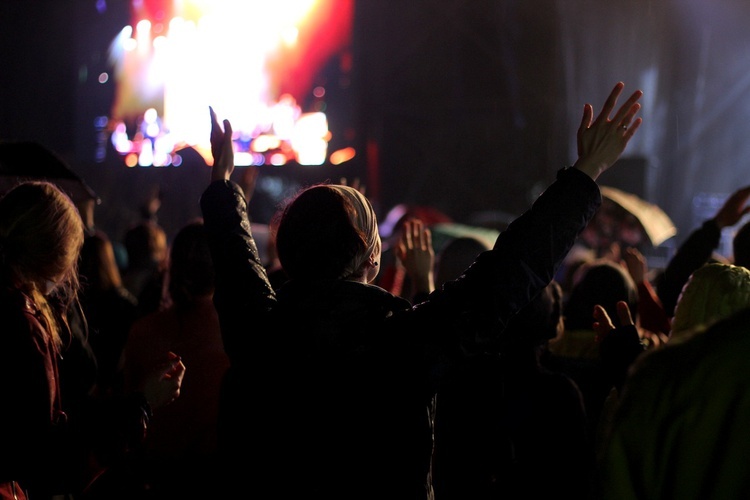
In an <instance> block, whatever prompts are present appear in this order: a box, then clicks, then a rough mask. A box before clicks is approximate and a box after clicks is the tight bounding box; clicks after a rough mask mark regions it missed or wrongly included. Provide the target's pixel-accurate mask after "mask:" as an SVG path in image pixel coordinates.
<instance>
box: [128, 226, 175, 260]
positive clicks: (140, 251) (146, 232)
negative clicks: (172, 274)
mask: <svg viewBox="0 0 750 500" xmlns="http://www.w3.org/2000/svg"><path fill="white" fill-rule="evenodd" d="M123 244H124V245H125V251H126V252H127V254H128V266H129V267H130V266H142V265H144V264H149V263H151V262H159V263H161V262H162V261H163V260H164V258H165V257H166V252H167V235H166V233H165V232H164V229H162V227H161V226H159V225H158V224H156V223H155V222H152V221H143V222H140V223H139V224H137V225H135V226H133V227H131V228H130V229H128V230H127V231H126V232H125V238H124V241H123Z"/></svg>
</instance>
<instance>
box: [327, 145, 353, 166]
mask: <svg viewBox="0 0 750 500" xmlns="http://www.w3.org/2000/svg"><path fill="white" fill-rule="evenodd" d="M356 154H357V152H356V151H355V150H354V148H344V149H339V150H338V151H334V152H333V153H331V157H330V162H331V164H332V165H341V164H342V163H344V162H346V161H349V160H351V159H352V158H354V157H355V156H356Z"/></svg>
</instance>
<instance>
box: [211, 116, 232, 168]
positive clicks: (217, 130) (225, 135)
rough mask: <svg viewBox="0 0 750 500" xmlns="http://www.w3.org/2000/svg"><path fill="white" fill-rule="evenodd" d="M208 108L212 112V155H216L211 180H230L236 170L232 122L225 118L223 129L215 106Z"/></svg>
mask: <svg viewBox="0 0 750 500" xmlns="http://www.w3.org/2000/svg"><path fill="white" fill-rule="evenodd" d="M208 110H209V111H210V113H211V155H213V157H214V165H213V167H212V168H211V181H212V182H213V181H224V180H229V177H230V176H231V175H232V172H233V171H234V149H233V146H232V124H231V123H229V120H224V130H222V129H221V126H220V125H219V120H218V119H217V118H216V112H214V108H212V107H210V106H209V107H208Z"/></svg>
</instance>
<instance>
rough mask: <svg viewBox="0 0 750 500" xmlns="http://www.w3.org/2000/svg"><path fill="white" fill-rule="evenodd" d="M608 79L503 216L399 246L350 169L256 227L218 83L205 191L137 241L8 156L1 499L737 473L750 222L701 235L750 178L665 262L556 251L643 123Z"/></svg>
mask: <svg viewBox="0 0 750 500" xmlns="http://www.w3.org/2000/svg"><path fill="white" fill-rule="evenodd" d="M623 90H624V84H623V83H621V82H620V83H617V84H616V85H615V87H614V88H613V90H612V91H611V93H610V95H609V96H608V98H607V99H606V101H605V102H604V104H603V105H602V107H601V109H600V110H599V112H598V113H595V111H594V108H593V106H591V105H590V104H586V105H585V106H584V110H583V115H582V118H581V122H580V125H579V127H578V130H577V155H578V156H577V160H576V161H575V163H574V164H573V165H571V166H569V167H565V168H562V169H560V170H559V171H558V173H557V178H556V180H555V181H554V182H553V183H552V184H550V185H549V186H548V187H547V189H545V190H544V192H543V193H542V194H541V195H540V196H539V197H538V198H537V199H536V200H535V201H534V203H533V204H532V206H531V207H530V208H529V209H528V210H527V211H526V212H525V213H523V214H522V215H521V216H519V217H518V218H517V219H515V220H514V221H513V222H512V223H510V224H509V225H508V226H507V228H504V229H503V230H502V231H501V232H500V233H499V235H498V236H497V238H496V239H495V241H488V240H487V239H485V238H481V237H474V236H469V235H467V236H461V237H454V238H451V239H450V241H448V242H447V243H445V244H443V245H441V246H439V247H436V246H435V245H434V242H433V238H432V232H431V228H430V222H429V221H425V220H422V219H420V218H419V217H418V216H415V215H414V214H411V215H409V214H407V215H405V216H404V217H403V220H400V221H399V222H398V224H397V228H398V229H397V231H396V232H395V234H394V235H392V236H391V237H390V238H389V240H388V242H387V245H388V246H387V248H386V246H385V245H384V240H383V239H381V236H382V234H381V231H380V229H379V226H378V218H377V215H376V213H375V210H374V208H373V205H372V204H371V202H370V200H369V199H368V198H367V197H366V196H365V194H364V189H363V188H362V187H361V186H359V185H358V183H354V184H351V185H349V183H347V182H345V181H342V182H340V183H338V184H335V183H331V182H325V183H320V184H315V185H312V186H308V187H305V188H303V189H302V190H300V192H298V193H297V194H295V195H294V196H293V197H292V198H291V199H290V200H289V201H288V202H287V203H285V204H284V206H283V207H281V208H280V210H279V212H278V214H277V216H276V218H275V219H274V221H273V223H272V232H271V238H269V247H268V248H267V249H266V248H264V249H263V252H259V249H258V247H257V246H256V241H255V239H254V237H253V233H252V224H251V223H250V220H249V216H248V203H250V202H251V201H252V194H253V190H254V185H255V181H256V178H257V175H258V170H257V169H251V171H250V172H251V173H250V174H248V173H247V172H248V171H246V173H245V174H243V176H242V178H241V179H237V180H234V179H236V176H233V174H234V173H235V168H234V167H235V165H234V150H233V141H232V133H233V132H232V125H231V123H230V122H229V121H228V120H222V121H220V120H219V118H218V117H217V116H216V114H215V113H214V111H213V110H210V121H211V135H210V139H211V152H212V155H213V158H214V161H213V166H212V168H211V176H210V179H208V184H207V187H206V189H205V191H204V193H203V195H202V196H201V199H200V200H196V201H197V202H199V203H200V208H201V211H202V217H201V218H200V219H198V220H194V221H190V222H189V223H187V224H186V225H185V226H184V227H183V228H182V229H181V230H180V231H179V232H178V233H177V234H176V235H175V236H174V238H169V237H168V235H167V234H166V233H164V231H163V230H162V229H161V228H160V227H159V225H158V223H157V222H156V220H155V219H154V218H153V217H146V218H144V220H143V221H142V223H140V224H138V225H137V226H134V227H133V228H132V229H131V230H129V231H128V233H127V235H125V236H124V238H123V246H122V248H123V249H124V252H125V256H126V257H127V258H126V259H123V258H122V256H119V257H118V255H119V254H118V249H117V244H118V242H116V241H113V240H112V239H111V237H110V236H109V235H106V234H104V233H103V232H102V231H100V230H97V229H96V228H95V227H94V226H93V225H92V223H91V217H90V214H88V216H83V215H84V214H83V213H82V212H81V211H79V210H78V209H77V208H76V205H75V204H74V203H73V202H72V201H71V199H70V198H69V197H68V196H67V195H66V193H65V192H64V191H63V190H62V189H61V188H59V187H57V186H56V185H54V184H53V183H51V182H47V181H25V182H22V183H19V184H18V185H17V186H16V187H14V188H12V189H10V190H9V191H7V192H6V193H4V194H3V195H2V197H1V198H0V293H2V295H3V297H2V300H0V309H2V312H3V314H4V317H5V318H6V327H5V328H4V329H3V332H4V334H3V335H2V336H0V395H2V396H3V400H4V401H5V408H4V411H2V412H0V442H2V443H4V444H3V447H2V448H3V451H4V453H2V454H0V498H1V499H3V500H4V499H15V500H17V499H21V500H57V499H65V500H105V499H107V500H126V499H131V500H171V499H178V498H180V499H181V498H193V497H199V498H217V499H218V498H255V497H260V498H295V497H297V498H303V497H304V498H327V499H334V500H335V499H383V498H388V499H401V498H404V499H407V498H408V499H420V500H433V499H436V500H445V499H498V498H546V497H551V496H557V497H563V498H581V499H591V500H598V499H603V500H610V499H631V498H632V499H635V498H659V499H662V498H680V499H684V498H746V497H747V496H748V495H749V494H750V479H746V474H744V466H743V464H744V462H743V458H746V457H747V456H748V455H749V454H750V446H748V445H747V444H746V443H750V440H747V439H745V438H743V437H742V436H744V435H746V434H747V432H748V431H747V430H746V426H745V425H743V424H744V423H745V422H746V421H747V419H746V418H745V417H746V416H750V415H748V409H750V405H748V404H747V402H748V401H749V398H748V394H747V393H748V391H747V389H746V388H747V387H748V385H747V383H746V382H747V381H748V380H747V378H748V375H745V374H746V373H747V370H743V367H742V363H743V361H744V359H745V356H746V354H748V351H747V350H746V349H745V346H746V345H747V344H748V340H750V334H749V333H750V332H748V331H747V330H748V326H747V325H748V322H747V319H748V314H750V311H748V310H747V309H748V308H750V270H748V268H747V267H746V266H747V265H750V259H748V256H750V237H748V234H750V229H745V228H744V227H743V228H742V229H740V230H739V231H738V232H737V236H736V238H735V241H734V243H735V244H734V258H733V259H731V260H726V259H725V260H722V259H721V258H719V257H718V256H717V255H716V254H715V253H714V250H715V249H716V247H717V246H718V244H719V238H720V233H721V230H722V229H723V228H727V227H733V226H735V225H737V224H738V223H739V222H740V221H741V220H742V219H743V217H744V215H746V214H747V213H748V212H750V207H748V206H747V202H748V199H750V188H742V189H739V190H737V191H736V192H735V193H734V194H733V195H732V196H730V197H729V198H728V199H727V201H726V202H725V203H724V205H723V206H722V207H721V209H720V210H719V211H718V212H717V214H716V216H715V217H713V218H712V219H710V220H708V221H706V222H705V223H704V224H703V225H702V226H701V228H699V229H697V230H695V231H694V232H693V233H692V234H691V235H690V236H689V237H688V238H687V239H686V240H685V243H683V244H682V245H681V246H680V248H679V249H677V251H676V253H675V255H674V256H673V257H672V258H671V260H670V261H669V263H668V265H667V266H666V267H665V269H663V270H659V272H658V273H653V272H650V271H651V270H649V269H648V265H647V259H646V258H645V257H644V256H643V254H642V253H641V252H640V251H639V250H638V249H636V248H610V249H607V251H605V252H601V253H600V254H598V255H596V254H595V255H591V254H587V255H590V257H588V258H586V259H582V260H581V261H580V262H575V263H574V265H573V264H571V263H570V262H569V261H567V260H566V259H567V258H568V257H569V254H570V253H571V249H572V248H573V247H574V245H576V244H577V243H578V239H579V236H580V235H581V233H582V231H583V230H584V229H585V228H586V226H587V224H588V223H589V221H591V220H592V218H593V217H594V215H595V213H596V211H597V209H598V208H599V206H600V205H601V202H602V198H601V193H600V191H599V187H598V185H597V183H596V180H597V178H598V177H599V175H600V174H601V173H602V172H604V171H605V170H607V169H609V168H610V167H611V166H612V165H613V164H615V163H616V161H617V160H618V158H620V156H621V155H622V153H623V152H624V151H625V149H626V147H627V145H628V143H629V141H630V140H631V138H632V137H633V136H634V135H635V133H636V131H637V130H638V128H639V126H640V124H641V120H642V119H641V118H640V117H638V116H637V115H638V112H639V110H640V104H639V99H640V98H641V96H642V92H640V91H635V92H633V93H632V94H631V95H630V96H629V97H628V98H627V99H625V101H624V103H623V104H621V105H620V106H618V100H619V98H620V96H621V94H622V92H623ZM498 175H501V174H500V173H498ZM498 194H502V193H498ZM150 215H151V216H153V212H151V213H150ZM82 216H83V217H82ZM748 227H750V226H748ZM389 236H390V235H389ZM261 255H265V256H266V257H265V258H261ZM386 255H387V258H388V259H389V260H390V262H389V263H388V267H389V269H388V272H387V273H386V272H384V271H385V270H384V269H383V268H384V261H385V259H386ZM564 263H565V264H566V265H563V264H564Z"/></svg>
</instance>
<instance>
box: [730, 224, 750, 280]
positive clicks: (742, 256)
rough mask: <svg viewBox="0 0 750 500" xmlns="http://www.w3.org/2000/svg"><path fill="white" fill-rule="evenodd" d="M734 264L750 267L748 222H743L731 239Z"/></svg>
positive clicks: (749, 230)
mask: <svg viewBox="0 0 750 500" xmlns="http://www.w3.org/2000/svg"><path fill="white" fill-rule="evenodd" d="M732 253H733V254H734V265H736V266H743V267H746V268H748V269H750V222H748V223H746V224H744V225H743V226H742V227H741V228H740V229H739V230H738V231H737V233H736V234H735V235H734V238H733V239H732Z"/></svg>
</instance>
